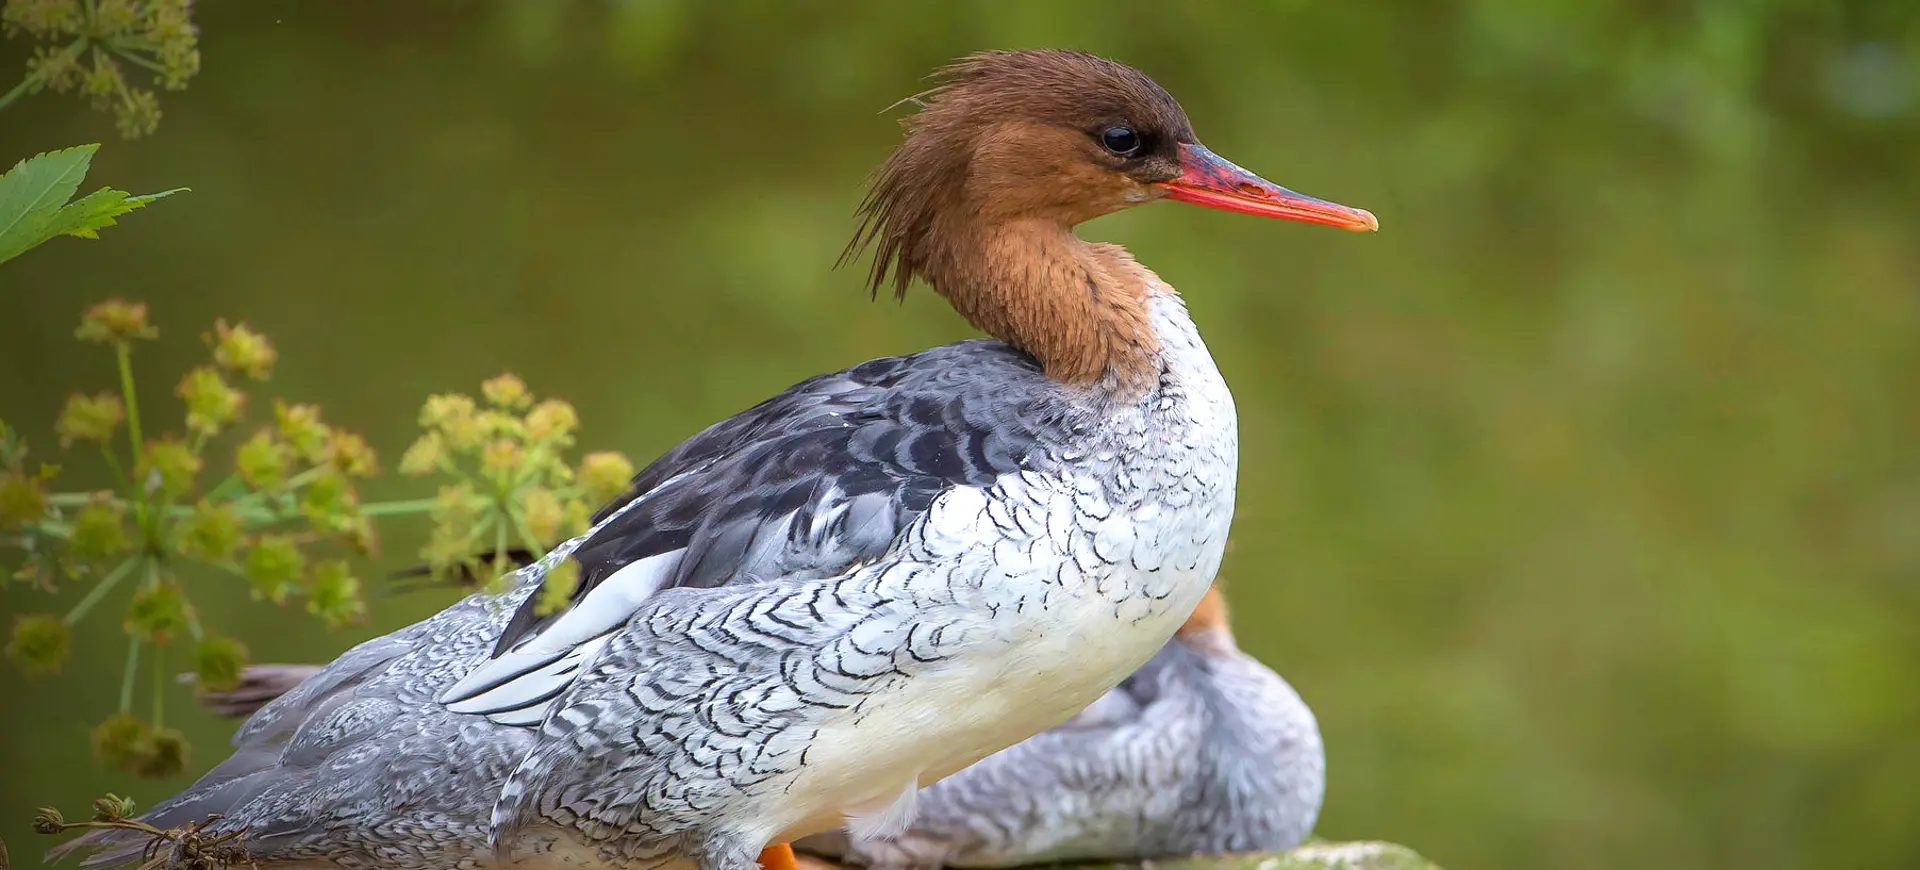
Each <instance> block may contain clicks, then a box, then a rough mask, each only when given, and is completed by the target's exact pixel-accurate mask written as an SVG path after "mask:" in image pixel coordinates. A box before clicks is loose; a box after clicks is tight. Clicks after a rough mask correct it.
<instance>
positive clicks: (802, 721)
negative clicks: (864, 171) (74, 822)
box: [79, 51, 1377, 870]
mask: <svg viewBox="0 0 1920 870" xmlns="http://www.w3.org/2000/svg"><path fill="white" fill-rule="evenodd" d="M946 72H947V74H948V76H947V80H946V81H945V82H944V83H943V84H941V85H940V86H938V87H936V88H935V89H933V90H932V91H930V92H928V93H927V94H924V95H923V96H922V100H921V102H922V108H921V109H920V111H919V112H918V113H917V114H915V115H914V116H913V117H912V119H911V120H909V121H908V122H907V136H906V139H905V141H904V142H903V143H902V144H901V145H900V147H899V148H898V150H896V151H895V152H894V154H893V155H892V156H891V157H890V158H889V159H888V160H887V162H886V163H885V165H883V166H882V167H881V169H880V171H879V173H878V175H877V177H876V179H875V181H874V186H873V189H872V191H871V193H870V194H869V196H868V197H867V200H866V202H865V203H864V205H863V206H862V209H861V213H862V216H863V217H864V225H863V227H862V230H861V232H860V234H859V235H858V236H856V238H855V242H854V244H853V245H852V246H850V249H849V250H850V251H857V250H858V249H859V248H860V247H862V246H863V245H866V244H868V243H873V244H875V245H877V248H878V255H877V258H876V261H875V265H874V269H873V274H872V279H873V285H874V287H875V288H876V289H877V288H879V287H881V286H884V285H887V284H891V285H892V286H893V287H894V289H895V290H896V291H897V292H905V288H906V287H907V285H908V283H909V282H910V281H912V280H913V279H914V278H916V277H917V278H921V279H923V280H925V281H926V282H927V283H928V284H930V285H932V287H933V289H934V290H935V291H936V292H938V293H939V294H941V295H942V296H943V297H945V298H946V299H947V300H948V301H949V302H950V303H951V304H952V305H953V306H954V308H955V309H957V310H958V311H959V312H960V313H961V314H962V315H964V316H965V317H966V318H967V319H968V320H970V321H971V322H972V323H973V324H974V325H975V326H977V327H979V328H980V329H982V330H983V331H985V332H987V333H988V334H990V335H992V336H993V337H994V339H995V340H972V341H963V342H959V343H957V344H952V345H947V346H944V347H939V348H934V349H932V350H928V351H924V352H921V353H917V354H913V355H910V356H904V357H894V358H888V359H880V360H874V361H872V362H867V363H863V364H861V365H858V366H855V367H853V368H851V369H847V370H846V371H843V372H839V373H836V374H831V375H823V376H820V377H816V378H813V379H810V380H807V381H803V382H801V383H800V384H798V385H796V386H794V387H793V388H791V389H789V390H787V391H786V392H784V393H781V394H780V395H778V396H775V397H774V398H772V399H769V400H767V401H765V402H763V403H761V404H759V405H757V406H755V407H753V408H750V409H748V410H746V411H744V412H742V413H741V414H739V415H737V416H735V417H733V418H730V419H728V420H725V421H722V422H720V423H718V424H715V425H714V426H712V427H710V428H708V429H707V430H706V431H704V432H701V433H700V434H698V435H695V436H694V437H693V438H691V439H690V440H688V441H687V442H685V443H683V444H681V445H680V446H679V447H676V448H674V449H673V450H671V451H668V452H667V453H666V454H665V455H664V456H661V457H660V458H659V459H657V460H655V461H654V462H653V463H652V464H651V465H649V466H648V467H647V468H645V469H644V470H642V471H641V472H640V473H639V475H637V476H636V477H635V479H634V481H633V486H632V488H631V493H630V497H629V498H627V499H626V500H625V501H624V503H622V504H620V505H619V506H617V507H614V508H612V509H610V510H607V511H604V512H603V513H602V514H601V515H600V516H598V517H597V518H596V522H595V524H594V526H593V528H592V529H591V530H590V531H588V532H587V534H585V535H583V536H581V537H579V538H576V539H574V540H572V541H569V542H567V543H565V544H562V545H561V546H560V547H558V548H556V549H555V550H554V551H553V552H551V553H549V554H548V555H547V556H546V557H545V558H543V559H542V560H541V561H540V562H539V563H536V564H535V565H532V566H529V567H528V568H525V569H522V570H521V571H520V572H518V575H517V581H516V583H515V586H514V588H513V589H512V590H511V591H509V592H507V593H505V594H503V595H501V596H497V597H488V596H475V597H472V598H469V599H467V600H466V601H463V602H461V603H459V604H456V605H454V606H453V607H450V608H448V609H447V610H445V611H443V612H441V613H440V614H439V615H436V616H434V617H431V618H429V619H427V620H425V621H423V622H421V623H418V624H416V625H414V626H412V627H409V628H406V629H402V630H400V631H398V632H395V633H393V634H391V635H387V636H386V637H382V638H378V639H375V640H372V641H369V642H367V643H365V644H362V645H360V646H358V647H356V648H354V649H353V650H350V651H348V652H347V653H346V654H345V655H343V656H341V657H340V658H339V659H338V660H336V661H334V662H333V663H332V664H330V665H328V666H327V668H326V669H325V670H323V671H322V672H321V673H320V674H319V675H317V676H315V677H313V678H312V679H309V680H308V681H307V682H305V683H303V684H302V685H301V686H300V687H298V688H297V689H295V690H294V691H293V692H290V693H288V694H287V695H286V696H284V697H282V698H281V699H280V700H279V701H276V702H274V703H273V704H271V705H269V706H267V707H266V708H265V709H263V710H261V711H260V712H259V713H258V714H256V715H255V716H254V717H253V718H252V719H251V720H249V721H248V722H247V723H246V725H244V726H243V727H242V728H241V729H240V732H239V734H238V735H236V737H235V743H236V746H237V750H236V752H235V753H234V755H233V756H232V757H231V758H229V759H228V760H227V761H225V762H223V763H222V764H220V765H219V766H218V767H216V768H214V769H213V770H212V771H211V772H209V773H208V774H207V775H206V776H205V777H203V778H202V779H201V780H200V781H199V782H198V783H196V784H195V785H193V786H192V787H191V788H189V789H188V790H187V791H185V792H183V793H181V794H180V795H178V796H176V797H174V798H173V799H171V800H168V801H166V802H164V803H162V804H160V805H159V806H157V807H155V808H154V810H153V811H151V812H150V813H148V814H147V815H146V816H145V817H144V818H145V819H146V820H147V821H149V822H151V823H153V824H156V825H163V826H165V825H174V824H178V823H180V822H182V821H184V820H190V819H197V818H200V817H203V816H205V815H207V814H210V813H217V814H220V815H221V816H222V818H221V819H220V821H219V822H218V823H217V824H216V825H215V826H214V827H212V828H210V829H209V830H210V831H214V832H218V831H222V830H231V829H237V828H242V827H244V828H246V829H247V831H248V834H247V836H246V842H247V844H248V848H249V849H250V851H251V852H252V855H253V857H254V859H255V860H256V862H257V863H258V864H259V865H261V866H265V867H292V866H303V865H304V866H339V867H345V868H348V870H360V868H367V870H373V868H381V870H416V868H417V870H427V868H446V867H481V866H502V865H507V864H528V865H533V866H540V867H545V866H577V867H588V868H601V867H607V868H612V867H620V868H651V867H665V866H675V867H680V866H687V865H689V864H690V865H692V866H695V867H697V868H699V870H752V868H753V867H754V866H755V865H756V862H757V861H759V860H760V858H761V856H762V853H763V851H765V850H768V849H769V847H772V854H769V855H767V860H768V861H769V862H773V863H781V864H790V863H791V851H790V850H787V849H785V848H784V844H786V843H790V842H791V841H792V840H793V839H795V838H797V837H801V836H805V835H807V834H812V833H817V832H820V831H826V830H830V829H833V828H836V827H839V826H841V825H843V824H847V823H848V822H849V820H851V823H852V825H853V828H854V829H855V831H856V832H857V833H859V834H860V835H861V836H862V837H863V838H865V837H868V836H878V835H885V834H887V833H890V832H895V831H898V830H901V829H903V828H904V827H905V825H906V823H907V822H908V821H909V820H910V819H911V817H912V814H913V800H914V797H915V795H916V794H917V793H918V792H919V788H920V786H921V785H923V784H927V783H932V782H935V781H937V780H939V779H941V778H943V777H945V776H947V775H949V774H952V773H954V772H955V771H958V770H960V769H961V768H964V767H966V766H967V765H969V764H972V763H973V762H975V761H978V760H980V759H982V758H985V757H986V756H988V755H991V754H993V753H994V752H997V751H999V750H1001V749H1004V748H1006V747H1008V746H1011V745H1013V744H1015V743H1018V742H1020V741H1021V740H1024V739H1026V738H1027V737H1030V736H1032V735H1034V734H1037V733H1039V732H1041V731H1044V730H1046V729H1047V728H1050V727H1052V726H1054V725H1057V724H1059V723H1061V722H1063V721H1065V720H1067V719H1068V718H1070V717H1072V716H1073V715H1074V714H1076V713H1078V712H1080V711H1081V710H1082V709H1084V708H1085V707H1086V706H1087V705H1088V704H1089V703H1091V702H1092V701H1093V700H1094V699H1096V698H1098V697H1100V696H1101V695H1102V694H1103V693H1105V692H1106V691H1107V690H1108V689H1111V688H1112V687H1113V686H1115V685H1117V684H1118V683H1119V682H1120V681H1121V680H1122V679H1124V678H1125V677H1126V676H1127V675H1128V674H1131V673H1132V672H1133V671H1134V670H1136V669H1138V668H1139V667H1140V666H1141V665H1142V664H1144V663H1146V661H1147V660H1148V659H1149V658H1151V657H1152V656H1153V654H1154V653H1155V652H1157V651H1158V650H1159V649H1160V647H1161V646H1162V645H1163V644H1164V643H1165V642H1166V641H1167V639H1168V638H1170V637H1172V636H1173V633H1174V631H1175V630H1176V629H1178V628H1179V627H1180V625H1181V624H1182V623H1183V622H1185V621H1186V619H1187V617H1188V615H1189V614H1190V613H1191V612H1192V611H1193V609H1194V607H1195V605H1196V604H1198V603H1199V601H1200V598H1201V596H1202V595H1204V594H1205V592H1206V590H1207V588H1208V587H1209V585H1210V584H1211V582H1212V580H1213V575H1214V572H1215V570H1216V569H1217V568H1218V567H1219V564H1220V557H1221V552H1222V548H1223V547H1224V545H1225V543H1226V539H1227V528H1228V524H1229V521H1230V520H1231V519H1232V515H1233V494H1234V478H1235V472H1236V466H1237V436H1236V432H1235V418H1234V408H1233V400H1232V397H1231V396H1230V395H1229V394H1228V392H1227V387H1226V384H1225V383H1224V382H1223V381H1222V380H1221V378H1220V373H1219V371H1218V370H1217V369H1216V368H1215V367H1214V364H1213V360H1212V358H1211V357H1209V356H1208V354H1207V349H1206V346H1205V345H1204V344H1202V343H1201V341H1200V337H1199V334H1198V333H1197V332H1196V331H1195V330H1194V326H1193V322H1192V320H1190V319H1189V318H1188V317H1187V313H1186V308H1185V306H1184V305H1182V304H1181V301H1180V298H1179V296H1177V295H1176V294H1175V293H1174V292H1173V290H1172V289H1171V288H1169V287H1167V286H1166V285H1165V284H1163V283H1162V282H1161V281H1160V280H1159V278H1158V277H1157V276H1155V275H1154V274H1153V273H1152V272H1150V271H1148V270H1147V269H1146V268H1145V267H1143V266H1141V265H1140V264H1138V263H1136V262H1135V261H1134V260H1133V258H1131V257H1129V256H1128V255H1127V254H1126V252H1125V251H1123V250H1121V249H1120V248H1119V247H1117V246H1114V245H1106V244H1093V243H1088V242H1083V241H1081V240H1080V239H1078V238H1076V237H1075V236H1074V234H1073V227H1074V226H1075V225H1076V224H1079V223H1081V222H1083V221H1086V220H1089V219H1091V218H1094V217H1098V216H1100V215H1103V214H1107V213H1110V212H1114V211H1118V210H1120V209H1124V208H1128V207H1130V206H1134V205H1139V204H1142V203H1146V202H1151V201H1153V200H1156V199H1161V198H1170V199H1176V200H1182V201H1186V202H1192V203H1197V204H1201V205H1207V206H1213V207H1217V208H1224V209H1228V210H1232V211H1240V212H1246V213H1249V214H1257V215H1266V216H1271V217H1281V218H1290V219H1295V220H1304V221H1310V222H1316V223H1323V224H1331V225H1334V226H1340V227H1346V228H1350V229H1365V230H1371V229H1374V228H1376V226H1377V225H1376V223H1375V222H1374V219H1373V216H1372V215H1370V214H1367V213H1366V212H1363V211H1358V210H1355V209H1349V208H1346V207H1344V206H1338V205H1334V204H1332V203H1327V202H1323V201H1320V200H1317V199H1312V198H1310V197H1305V196H1301V195H1298V194H1295V193H1292V192H1289V191H1286V190H1283V189H1281V188H1278V187H1275V186H1274V185H1272V184H1270V183H1268V182H1266V181H1263V180H1261V179H1260V178H1258V177H1256V176H1254V175H1252V174H1251V173H1248V172H1246V171H1245V170H1242V169H1240V168H1239V167H1236V166H1234V165H1233V164H1231V163H1228V162H1227V161H1226V160H1224V159H1222V158H1220V157H1218V156H1215V155H1214V154H1213V153H1212V152H1210V151H1208V150H1207V149H1205V148H1204V147H1202V146H1201V145H1200V143H1199V140H1198V139H1197V138H1195V136H1194V134H1193V130H1192V128H1191V127H1190V126H1189V125H1188V122H1187V118H1186V115H1185V113H1184V112H1183V111H1182V110H1181V109H1180V106H1179V104H1178V103H1176V102H1174V100H1173V98H1172V97H1170V96H1168V95H1167V93H1166V91H1164V90H1162V89H1161V88H1160V87H1159V86H1158V85H1156V84H1154V82H1153V81H1152V80H1151V79H1149V78H1147V77H1146V76H1145V75H1143V74H1141V73H1140V72H1137V71H1135V70H1133V69H1131V68H1129V67H1126V66H1123V65H1121V64H1117V63H1113V62H1110V61H1106V60H1102V59H1099V58H1096V57H1093V56H1091V55H1086V54H1080V53H1076V52H1066V51H1020V52H990V53H985V54H980V55H975V56H973V57H970V58H967V59H965V60H963V61H960V62H959V63H957V64H955V65H954V66H952V67H950V68H949V69H948V70H947V71H946ZM563 559H572V560H574V561H575V562H576V563H577V564H578V566H579V568H580V582H579V585H578V589H577V592H576V594H575V595H574V596H573V598H572V600H571V601H570V602H569V604H568V605H567V606H566V607H565V608H564V609H563V610H561V611H560V612H559V613H556V614H552V615H548V616H541V615H539V614H538V613H537V612H536V609H535V607H534V606H533V605H532V604H531V603H530V596H531V593H532V591H533V589H534V587H536V586H538V585H539V584H540V582H541V580H542V578H543V577H544V576H545V574H546V573H547V572H548V571H549V570H551V569H552V567H553V566H554V565H555V564H558V562H559V560H563ZM79 843H80V844H92V845H105V846H106V848H105V849H104V851H101V852H99V853H96V854H95V855H94V856H93V857H92V858H91V859H90V860H91V861H92V862H93V863H95V864H114V863H122V862H126V861H130V860H132V859H134V858H135V857H136V856H137V854H138V845H139V844H137V843H131V844H130V843H128V842H127V841H126V840H124V839H118V838H116V837H114V836H112V835H105V836H99V837H89V838H83V840H82V841H79Z"/></svg>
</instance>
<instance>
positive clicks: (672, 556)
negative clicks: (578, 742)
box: [438, 550, 682, 727]
mask: <svg viewBox="0 0 1920 870" xmlns="http://www.w3.org/2000/svg"><path fill="white" fill-rule="evenodd" d="M681 555H682V551H680V550H675V551H673V552H670V553H661V554H659V555H657V556H649V557H647V558H645V559H641V560H639V561H637V562H634V563H632V564H629V565H626V566H624V567H622V568H621V569H620V570H618V571H615V572H613V574H612V575H610V576H608V577H607V579H606V580H604V581H602V582H601V583H600V584H599V585H598V586H595V587H594V588H593V590H592V591H590V592H588V593H587V594H586V597H584V598H582V599H580V601H579V602H578V603H577V604H575V605H574V606H573V607H572V608H571V609H569V610H568V611H567V612H566V613H565V614H562V615H561V617H560V618H559V619H556V620H554V622H553V624H552V625H549V626H547V627H546V629H545V630H543V631H541V632H540V633H539V634H536V635H533V636H531V637H528V638H527V639H526V640H524V641H521V642H520V644H519V645H518V646H516V647H514V648H513V649H510V650H508V651H506V652H504V653H502V654H500V655H499V656H497V657H495V658H493V659H491V660H489V661H487V662H484V663H482V664H481V665H480V666H479V667H476V668H474V669H473V670H472V671H470V672H468V674H467V675H466V677H464V678H462V679H461V680H460V681H459V682H457V683H454V684H453V685H452V686H449V687H447V690H446V691H445V692H442V693H440V697H439V699H438V700H439V701H440V703H442V704H445V705H446V707H447V709H448V710H451V711H453V712H455V713H468V714H474V715H484V716H486V717H487V718H489V719H491V720H493V721H495V722H498V723H500V724H502V725H521V726H528V727H531V726H535V725H539V724H540V723H541V722H542V721H544V720H545V719H546V715H547V709H548V707H549V706H551V704H552V701H553V700H554V699H555V698H558V697H559V696H560V694H561V693H562V692H564V691H566V688H567V687H568V686H570V685H573V681H574V678H575V677H577V676H578V675H579V673H580V669H581V668H584V667H587V666H589V665H591V664H592V663H593V659H594V657H595V656H597V655H599V653H600V649H601V648H602V647H604V646H606V644H607V641H608V640H609V639H611V638H612V637H613V633H614V632H616V631H618V630H619V629H620V627H621V626H623V625H625V624H626V623H627V620H628V619H630V618H632V617H633V614H634V613H635V612H637V611H638V610H639V609H640V605H641V604H642V603H643V602H645V601H646V600H647V599H648V598H650V597H652V596H653V594H654V593H656V592H658V591H660V588H661V587H662V586H664V585H665V584H666V582H667V579H668V578H670V577H672V576H673V571H674V569H675V568H677V567H678V566H679V565H680V557H681Z"/></svg>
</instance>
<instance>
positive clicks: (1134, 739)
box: [200, 587, 1327, 870]
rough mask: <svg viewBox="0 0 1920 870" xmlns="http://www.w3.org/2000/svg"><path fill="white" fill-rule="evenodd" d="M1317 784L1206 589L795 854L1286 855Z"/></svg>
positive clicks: (1308, 755)
mask: <svg viewBox="0 0 1920 870" xmlns="http://www.w3.org/2000/svg"><path fill="white" fill-rule="evenodd" d="M319 672H320V667H319V666H317V665H254V666H251V667H248V668H247V669H246V671H245V672H244V674H243V677H242V680H241V683H240V685H239V686H237V687H235V688H233V689H231V690H226V691H218V692H205V693H202V694H201V696H200V699H201V702H202V703H204V704H206V705H207V706H208V707H209V708H210V709H212V710H214V711H215V712H217V713H219V714H221V715H223V716H244V715H248V714H250V713H252V712H253V711H254V710H257V709H259V708H260V707H261V706H263V705H264V704H265V703H267V702H268V701H271V700H273V699H274V698H276V697H279V696H280V695H281V694H283V693H285V692H286V691H288V690H290V689H292V688H293V687H294V686H296V685H299V684H300V683H301V682H303V681H305V680H306V679H307V678H308V677H311V676H313V675H314V674H317V673H319ZM1326 782H1327V779H1326V750H1325V747H1324V746H1323V745H1322V744H1321V741H1320V727H1319V724H1318V722H1317V721H1316V720H1315V719H1314V716H1313V711H1312V710H1311V709H1309V708H1308V707H1307V705H1306V702H1304V701H1302V700H1301V699H1300V694H1299V693H1298V692H1295V691H1294V690H1293V687H1292V686H1291V685H1288V684H1287V681H1286V680H1285V679H1284V678H1282V677H1281V676H1280V675H1279V674H1277V673H1274V672H1273V669H1271V668H1268V667H1267V666H1265V665H1263V664H1261V663H1260V662H1259V661H1258V660H1256V659H1254V658H1253V657H1252V656H1249V655H1247V654H1246V653H1244V652H1241V651H1240V647H1239V646H1238V645H1237V644H1236V643H1234V638H1233V631H1232V629H1231V628H1230V627H1229V625H1228V620H1227V609H1226V599H1225V597H1224V596H1223V595H1222V594H1221V593H1220V590H1219V589H1218V587H1216V588H1215V589H1214V590H1213V591H1211V592H1208V593H1207V596H1206V597H1205V598H1202V599H1201V600H1200V606H1198V607H1196V608H1194V611H1193V615H1192V616H1189V617H1187V622H1186V624H1185V625H1182V626H1181V627H1180V630H1179V631H1178V632H1175V633H1174V637H1173V640H1171V641H1168V642H1167V645H1166V646H1164V647H1162V648H1161V650H1160V652H1158V653H1156V654H1155V655H1154V657H1153V658H1151V659H1149V660H1148V661H1147V663H1146V665H1144V666H1143V667H1141V668H1140V670H1137V671H1134V672H1133V675H1132V676H1129V677H1127V678H1126V679H1125V680H1124V681H1122V682H1121V683H1120V685H1118V686H1116V687H1114V688H1113V690H1112V691H1109V692H1107V693H1106V694H1105V695H1101V696H1100V699H1099V700H1097V701H1094V702H1093V704H1092V705H1091V706H1089V707H1087V709H1085V710H1082V711H1081V712H1080V713H1079V714H1078V715H1076V716H1074V717H1073V718H1072V719H1069V720H1067V721H1066V722H1064V723H1062V724H1060V725H1057V726H1055V727H1054V728H1052V729H1050V730H1048V731H1045V732H1042V733H1040V734H1036V735H1034V736H1033V737H1029V738H1027V739H1026V740H1025V741H1022V742H1021V743H1019V744H1016V745H1014V746H1011V747H1008V748H1006V749H1003V750H1001V751H999V752H996V753H994V754H993V755H990V756H987V757H986V758H984V759H981V760H980V761H979V762H978V763H976V764H974V765H972V766H970V767H968V768H967V769H965V770H962V771H960V772H959V773H956V774H954V775H953V776H950V777H947V778H946V779H943V780H941V781H939V782H937V783H935V784H933V785H930V786H927V787H926V788H923V789H921V790H920V795H919V797H918V798H917V799H916V800H915V807H916V813H915V816H914V819H913V822H912V824H910V825H909V826H908V827H907V829H906V830H905V831H902V832H900V833H899V834H897V835H895V836H893V837H890V838H888V839H885V840H871V841H854V840H852V839H851V838H850V837H848V836H847V833H846V831H845V830H844V829H843V830H838V831H831V832H828V833H824V834H815V835H813V836H810V837H804V838H802V839H801V840H800V841H799V842H797V843H795V844H794V848H795V849H796V850H798V851H800V852H802V853H805V854H811V855H819V856H823V857H827V858H832V859H835V860H839V861H845V862H848V863H851V864H856V865H861V866H866V867H871V868H874V870H941V868H943V867H968V868H974V867H992V868H1003V867H1020V866H1029V865H1043V864H1054V863H1062V862H1076V863H1078V862H1090V861H1129V862H1137V861H1143V860H1152V859H1170V858H1182V857H1187V856H1191V855H1196V854H1208V855H1218V854H1246V853H1254V852H1261V853H1271V852H1282V851H1285V850H1287V849H1291V848H1293V847H1294V846H1297V845H1299V844H1300V841H1301V840H1304V839H1305V838H1306V836H1307V834H1309V833H1311V832H1312V830H1313V825H1314V822H1315V821H1316V820H1317V819H1318V818H1319V815H1320V803H1321V800H1322V799H1323V798H1324V797H1325V795H1326Z"/></svg>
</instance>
